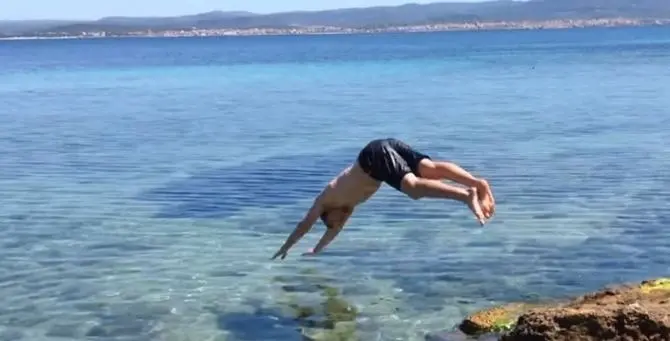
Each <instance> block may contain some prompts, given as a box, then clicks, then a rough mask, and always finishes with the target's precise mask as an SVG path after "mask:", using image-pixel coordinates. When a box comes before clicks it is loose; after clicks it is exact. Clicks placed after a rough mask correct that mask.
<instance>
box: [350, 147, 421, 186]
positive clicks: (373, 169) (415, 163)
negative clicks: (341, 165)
mask: <svg viewBox="0 0 670 341" xmlns="http://www.w3.org/2000/svg"><path fill="white" fill-rule="evenodd" d="M422 159H430V157H429V156H428V155H426V154H423V153H420V152H418V151H416V150H414V149H413V148H412V147H410V146H409V145H407V144H406V143H404V142H402V141H400V140H397V139H394V138H386V139H377V140H372V141H370V142H369V143H368V144H367V145H366V146H365V147H363V149H362V150H361V152H360V153H359V154H358V164H359V165H360V166H361V168H363V170H364V171H365V172H366V173H367V174H368V175H370V176H371V177H372V178H374V179H375V180H377V181H383V182H385V183H387V184H389V185H390V186H391V187H393V188H395V189H397V190H399V191H400V190H401V189H400V183H401V182H402V178H403V177H405V175H407V174H408V173H414V174H415V175H416V176H419V170H418V167H419V162H421V160H422Z"/></svg>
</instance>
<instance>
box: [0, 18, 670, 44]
mask: <svg viewBox="0 0 670 341" xmlns="http://www.w3.org/2000/svg"><path fill="white" fill-rule="evenodd" d="M668 25H670V19H637V18H602V19H556V20H542V21H529V20H524V21H488V22H453V23H448V22H447V23H434V24H423V25H397V26H386V27H367V28H352V27H336V26H306V27H281V28H210V29H199V28H195V27H194V28H191V29H180V30H175V29H165V30H129V31H126V32H106V31H82V32H80V33H78V34H72V33H69V32H58V31H54V32H41V33H40V34H37V35H28V34H18V35H6V36H0V40H29V39H36V40H37V39H88V38H124V37H137V38H166V37H221V36H275V35H336V34H379V33H420V32H447V31H488V30H542V29H575V28H589V27H643V26H668Z"/></svg>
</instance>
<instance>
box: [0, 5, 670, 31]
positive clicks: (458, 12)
mask: <svg viewBox="0 0 670 341" xmlns="http://www.w3.org/2000/svg"><path fill="white" fill-rule="evenodd" d="M614 17H624V18H638V19H669V18H670V0H528V1H512V0H493V1H486V2H478V3H477V2H475V3H473V2H448V3H445V2H443V3H432V4H423V5H420V4H406V5H401V6H377V7H368V8H346V9H336V10H324V11H294V12H283V13H272V14H256V13H250V12H222V11H213V12H208V13H201V14H195V15H184V16H177V17H146V18H140V17H108V18H102V19H99V20H95V21H80V22H59V21H50V22H48V21H39V22H32V23H28V22H20V21H13V22H7V21H5V22H2V21H0V34H5V35H7V34H17V33H21V34H40V33H45V32H62V33H73V34H77V33H80V32H84V31H88V32H93V31H106V32H110V33H123V32H128V31H138V30H155V31H158V30H168V29H170V30H180V29H192V28H200V29H215V28H237V29H244V28H263V27H266V28H287V27H305V26H336V27H342V28H348V27H351V28H370V27H387V26H399V25H420V24H431V23H445V22H454V23H456V22H473V21H480V22H481V21H522V20H532V21H540V20H551V19H598V18H614Z"/></svg>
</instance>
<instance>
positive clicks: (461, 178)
mask: <svg viewBox="0 0 670 341" xmlns="http://www.w3.org/2000/svg"><path fill="white" fill-rule="evenodd" d="M418 169H419V175H420V176H421V177H423V178H426V179H433V180H442V179H447V180H451V181H454V182H457V183H459V184H461V185H464V186H468V187H477V181H478V179H477V178H476V177H474V176H473V175H472V174H470V173H469V172H468V171H466V170H465V169H463V168H462V167H461V166H459V165H457V164H455V163H452V162H447V161H433V160H430V159H423V160H421V161H420V162H419V166H418Z"/></svg>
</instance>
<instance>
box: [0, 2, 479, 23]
mask: <svg viewBox="0 0 670 341" xmlns="http://www.w3.org/2000/svg"><path fill="white" fill-rule="evenodd" d="M442 1H445V0H442ZM446 1H448V0H446ZM460 1H468V2H472V1H476V0H460ZM408 2H412V3H430V2H440V0H432V1H430V0H428V1H421V0H107V1H103V0H0V20H2V19H12V20H14V19H98V18H100V17H105V16H114V15H123V16H167V15H180V14H192V13H201V12H207V11H212V10H223V11H251V12H257V13H267V12H279V11H287V10H318V9H327V8H343V7H367V6H376V5H401V4H404V3H408Z"/></svg>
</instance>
